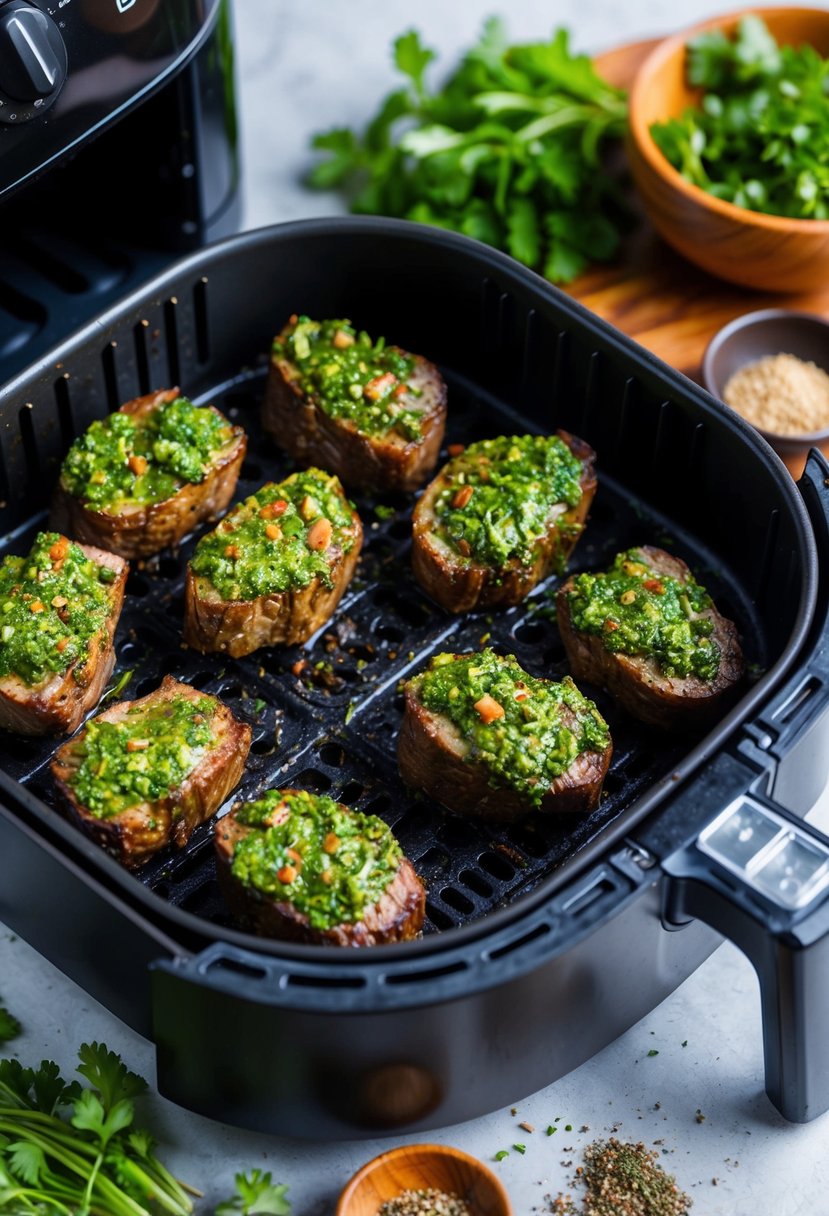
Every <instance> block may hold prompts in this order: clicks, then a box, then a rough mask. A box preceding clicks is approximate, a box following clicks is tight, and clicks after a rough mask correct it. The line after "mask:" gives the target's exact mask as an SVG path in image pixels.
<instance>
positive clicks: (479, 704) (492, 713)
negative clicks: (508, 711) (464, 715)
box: [474, 692, 504, 726]
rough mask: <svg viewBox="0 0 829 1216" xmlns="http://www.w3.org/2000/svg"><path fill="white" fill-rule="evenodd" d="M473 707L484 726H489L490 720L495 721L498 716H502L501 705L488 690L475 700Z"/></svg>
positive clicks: (502, 708)
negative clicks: (478, 699)
mask: <svg viewBox="0 0 829 1216" xmlns="http://www.w3.org/2000/svg"><path fill="white" fill-rule="evenodd" d="M474 709H475V712H476V713H477V714H478V717H479V718H480V719H481V721H482V722H483V724H484V726H489V724H490V722H497V720H498V719H499V718H503V716H504V707H503V705H499V703H498V702H497V701H496V700H495V698H494V697H491V696H490V695H489V693H488V692H485V693H484V695H483V696H482V697H481V699H480V701H476V702H475V705H474Z"/></svg>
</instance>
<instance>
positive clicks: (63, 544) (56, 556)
mask: <svg viewBox="0 0 829 1216" xmlns="http://www.w3.org/2000/svg"><path fill="white" fill-rule="evenodd" d="M68 552H69V541H68V540H67V539H66V537H65V536H62V537H61V538H60V540H56V541H55V543H54V544H53V545H52V547H51V549H50V550H49V557H50V558H51V560H52V561H53V562H62V561H63V559H64V558H65V557H66V555H67V553H68ZM64 602H65V601H64Z"/></svg>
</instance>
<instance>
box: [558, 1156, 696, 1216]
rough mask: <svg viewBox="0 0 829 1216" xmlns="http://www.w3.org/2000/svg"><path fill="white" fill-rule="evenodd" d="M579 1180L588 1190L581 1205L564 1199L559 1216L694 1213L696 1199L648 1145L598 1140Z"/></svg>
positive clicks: (680, 1215) (561, 1197) (581, 1168)
mask: <svg viewBox="0 0 829 1216" xmlns="http://www.w3.org/2000/svg"><path fill="white" fill-rule="evenodd" d="M576 1181H577V1182H579V1183H582V1184H583V1185H584V1186H585V1187H586V1188H587V1189H586V1194H585V1195H584V1196H583V1197H582V1201H581V1203H580V1204H578V1203H576V1202H575V1201H574V1200H573V1199H571V1197H570V1196H569V1195H559V1196H558V1198H557V1199H555V1200H554V1201H553V1206H552V1211H553V1212H554V1213H555V1216H687V1213H688V1212H689V1211H690V1209H691V1203H692V1200H691V1199H690V1198H689V1197H688V1196H687V1195H685V1194H683V1192H682V1191H680V1189H679V1187H678V1186H677V1184H676V1181H675V1179H674V1178H672V1177H671V1175H670V1174H666V1173H665V1171H664V1170H663V1169H662V1166H661V1165H659V1164H657V1154H656V1153H655V1152H652V1151H650V1150H649V1149H647V1148H645V1146H644V1144H625V1143H624V1142H623V1141H621V1140H616V1139H615V1138H611V1139H610V1140H596V1141H595V1142H594V1143H593V1144H589V1145H588V1146H587V1148H586V1149H585V1150H584V1165H583V1166H579V1168H578V1170H577V1171H576Z"/></svg>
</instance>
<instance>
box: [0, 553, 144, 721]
mask: <svg viewBox="0 0 829 1216" xmlns="http://www.w3.org/2000/svg"><path fill="white" fill-rule="evenodd" d="M128 569H129V567H128V566H127V563H126V562H125V561H124V560H123V558H120V557H116V556H115V554H114V553H105V552H104V551H103V550H102V549H96V548H93V547H92V546H91V545H77V544H75V543H74V542H72V541H70V540H68V539H67V538H66V537H65V536H61V535H60V534H59V533H57V532H40V533H38V535H37V537H36V538H35V542H34V544H33V546H32V548H31V550H30V551H29V553H28V554H27V555H26V556H25V557H11V556H9V557H6V558H4V559H3V562H2V565H0V728H2V729H4V730H10V731H15V732H16V733H17V734H21V735H51V734H67V735H68V734H71V733H72V731H74V730H77V728H78V727H79V726H80V724H81V722H82V721H83V718H84V715H85V714H86V713H88V712H89V710H90V709H92V707H93V706H94V705H95V704H96V703H97V702H98V700H99V698H100V696H101V693H102V692H103V691H104V688H105V687H106V683H107V680H108V679H109V677H110V676H111V674H112V669H113V667H114V666H115V648H114V645H113V638H114V636H115V630H116V627H117V625H118V618H119V616H120V615H121V608H122V605H123V603H124V585H125V583H126V581H127V572H128Z"/></svg>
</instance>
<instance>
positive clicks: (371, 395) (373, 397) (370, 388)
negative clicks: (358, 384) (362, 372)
mask: <svg viewBox="0 0 829 1216" xmlns="http://www.w3.org/2000/svg"><path fill="white" fill-rule="evenodd" d="M394 384H397V376H395V374H394V372H383V374H382V376H375V377H374V379H373V380H369V382H368V384H367V385H366V386H365V388H364V389H363V393H364V395H365V396H366V397H368V399H369V401H379V400H380V398H381V397H384V396H385V395H386V393H387V392H389V390H390V389H391V387H392V385H394Z"/></svg>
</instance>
